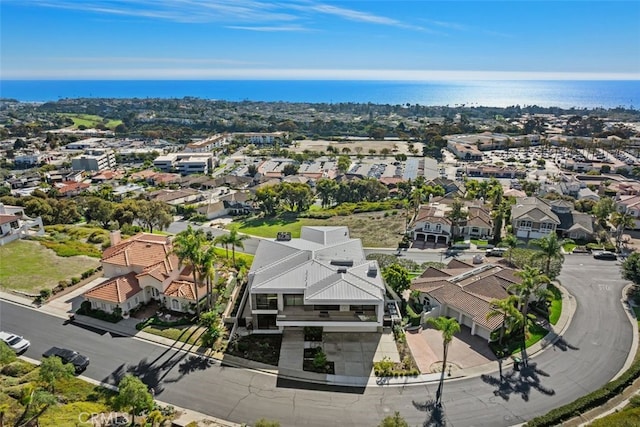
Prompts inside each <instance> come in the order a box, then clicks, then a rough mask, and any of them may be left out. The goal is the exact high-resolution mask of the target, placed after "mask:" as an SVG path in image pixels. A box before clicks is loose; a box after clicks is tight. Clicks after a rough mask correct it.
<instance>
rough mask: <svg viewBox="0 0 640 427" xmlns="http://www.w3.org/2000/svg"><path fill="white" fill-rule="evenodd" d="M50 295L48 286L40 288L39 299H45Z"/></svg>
mask: <svg viewBox="0 0 640 427" xmlns="http://www.w3.org/2000/svg"><path fill="white" fill-rule="evenodd" d="M50 296H51V289H49V288H44V289H40V300H42V301H46V300H48V299H49V297H50Z"/></svg>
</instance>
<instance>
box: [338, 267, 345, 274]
mask: <svg viewBox="0 0 640 427" xmlns="http://www.w3.org/2000/svg"><path fill="white" fill-rule="evenodd" d="M346 273H347V269H346V268H339V269H338V274H346Z"/></svg>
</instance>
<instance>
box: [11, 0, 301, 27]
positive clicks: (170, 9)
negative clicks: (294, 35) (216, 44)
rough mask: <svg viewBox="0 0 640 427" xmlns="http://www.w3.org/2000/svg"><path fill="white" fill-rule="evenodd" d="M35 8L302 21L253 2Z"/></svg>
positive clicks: (184, 18) (177, 18)
mask: <svg viewBox="0 0 640 427" xmlns="http://www.w3.org/2000/svg"><path fill="white" fill-rule="evenodd" d="M5 1H6V0H5ZM9 1H12V0H9ZM32 5H38V6H43V7H50V8H58V9H69V10H76V11H84V12H91V13H97V14H109V15H118V16H131V17H143V18H151V19H161V20H167V21H174V22H181V23H207V22H282V21H293V20H296V19H298V18H297V16H296V15H294V14H291V13H287V12H286V11H278V10H276V9H275V8H274V6H273V5H271V4H270V3H267V2H259V1H251V0H215V1H208V2H205V1H191V0H156V1H146V0H128V1H122V0H88V1H71V0H58V1H50V0H35V1H33V2H32Z"/></svg>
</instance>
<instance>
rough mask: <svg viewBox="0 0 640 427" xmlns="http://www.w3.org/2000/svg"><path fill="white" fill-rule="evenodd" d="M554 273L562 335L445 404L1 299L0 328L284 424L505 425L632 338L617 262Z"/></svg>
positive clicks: (605, 373) (161, 392)
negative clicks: (217, 356) (399, 419)
mask: <svg viewBox="0 0 640 427" xmlns="http://www.w3.org/2000/svg"><path fill="white" fill-rule="evenodd" d="M560 279H561V281H562V284H563V285H564V286H565V287H566V288H567V289H569V291H570V292H571V293H572V294H573V295H574V296H575V298H576V300H577V311H576V313H575V317H574V318H573V321H572V322H571V325H570V327H569V328H568V330H567V331H566V333H565V334H564V337H563V341H561V342H560V343H559V344H558V345H556V346H554V349H548V350H546V351H545V352H544V353H542V354H541V355H539V356H537V357H535V358H534V359H532V366H533V365H534V364H535V370H534V369H529V371H528V372H525V374H526V376H524V377H519V376H518V375H514V373H513V372H511V371H508V372H505V374H506V376H507V380H506V381H504V382H503V386H501V387H500V386H499V385H498V383H499V381H498V378H499V377H498V374H497V372H494V373H490V374H489V375H487V376H483V377H476V378H466V379H461V380H455V381H450V382H447V383H446V384H445V388H444V408H443V410H442V411H438V410H436V411H434V410H433V408H432V406H431V405H430V401H431V400H432V399H433V398H434V393H435V389H436V385H433V384H430V385H415V386H410V387H388V386H378V387H369V388H367V389H349V388H339V387H327V386H320V385H310V384H298V383H293V382H290V381H286V380H281V379H280V380H279V379H278V378H276V377H274V376H270V375H265V374H262V373H257V372H252V371H248V370H244V369H237V368H231V367H222V366H219V365H218V364H217V363H213V362H211V361H208V360H203V359H200V358H197V357H195V356H192V355H188V354H185V353H183V352H181V351H180V349H179V348H171V349H167V348H165V347H161V346H158V345H155V344H152V343H148V342H144V341H141V340H137V339H132V338H128V337H112V336H111V335H110V334H108V333H103V332H101V331H96V330H88V329H84V328H81V327H78V326H75V325H64V324H63V320H62V319H58V318H54V317H51V316H48V315H45V314H43V313H40V312H37V311H34V310H30V309H27V308H24V307H19V306H15V305H12V304H7V303H1V304H0V329H2V330H10V331H13V332H17V333H20V334H22V335H24V336H25V337H27V338H28V339H29V340H31V342H32V346H31V348H30V349H29V350H28V351H27V352H26V354H25V355H26V356H28V357H32V358H36V359H37V358H39V357H40V355H41V354H42V352H44V351H45V350H47V349H48V348H49V347H50V346H53V345H58V346H60V345H62V346H66V347H71V348H74V349H76V350H78V351H80V352H81V353H83V354H86V355H87V356H89V358H90V359H91V364H90V366H89V368H88V369H87V371H86V372H85V375H86V376H88V377H91V378H93V379H96V380H100V381H107V382H110V383H117V379H118V378H119V376H121V375H123V374H124V373H126V372H133V373H136V374H138V375H139V376H141V377H142V378H143V380H145V382H147V383H148V384H150V385H152V386H154V387H155V389H156V393H157V395H158V398H159V399H160V400H162V401H165V402H170V403H172V404H175V405H176V406H181V407H185V408H190V409H193V410H196V411H200V412H203V413H206V414H210V415H212V416H215V417H218V418H222V419H227V420H230V421H234V422H238V423H242V422H245V423H253V422H255V421H256V420H257V419H259V418H267V419H273V420H279V421H280V423H281V425H283V426H300V425H306V426H326V425H332V424H335V425H340V426H375V425H378V423H379V422H380V420H381V419H382V418H383V417H384V416H386V415H387V414H392V413H393V412H394V411H399V412H400V413H401V415H402V416H403V417H404V418H405V419H406V420H407V421H408V422H409V424H410V425H439V423H446V425H449V426H508V425H513V424H518V423H521V422H524V421H526V420H527V419H530V418H532V417H534V416H536V415H539V414H543V413H545V412H547V411H548V410H549V409H551V408H553V407H556V406H559V405H561V404H564V403H567V402H570V401H572V400H574V399H575V398H577V397H579V396H581V395H583V394H585V393H588V392H590V391H592V390H594V389H596V388H598V387H599V386H601V385H603V384H604V383H606V382H607V381H609V380H610V379H611V378H612V377H613V376H614V375H615V374H616V373H617V372H618V371H619V369H620V368H621V367H622V366H623V364H624V362H625V359H626V357H627V354H628V352H629V350H630V348H631V343H632V326H631V324H630V322H629V321H628V319H627V317H626V315H625V313H624V310H623V308H622V307H621V304H620V296H621V290H622V288H623V286H624V281H623V280H622V279H620V274H619V266H618V263H615V262H610V261H597V260H594V259H593V258H591V257H589V256H580V255H575V256H570V257H567V260H566V262H565V266H564V268H563V273H562V275H561V277H560ZM496 371H497V366H496Z"/></svg>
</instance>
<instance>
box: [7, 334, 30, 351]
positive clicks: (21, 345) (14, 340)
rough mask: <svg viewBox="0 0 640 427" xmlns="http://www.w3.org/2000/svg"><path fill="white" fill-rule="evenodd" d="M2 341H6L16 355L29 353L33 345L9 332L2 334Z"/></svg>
mask: <svg viewBox="0 0 640 427" xmlns="http://www.w3.org/2000/svg"><path fill="white" fill-rule="evenodd" d="M0 340H2V341H4V342H5V343H6V344H7V345H8V346H9V347H10V348H11V349H12V350H13V351H15V352H16V353H22V352H25V351H27V349H28V348H29V346H30V345H31V343H30V342H29V341H27V340H25V339H24V338H22V337H21V336H20V335H16V334H12V333H9V332H0Z"/></svg>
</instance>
